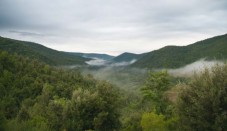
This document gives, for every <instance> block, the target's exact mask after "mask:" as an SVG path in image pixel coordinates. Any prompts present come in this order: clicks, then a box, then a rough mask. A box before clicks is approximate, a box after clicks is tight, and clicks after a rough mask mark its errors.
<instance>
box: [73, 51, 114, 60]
mask: <svg viewBox="0 0 227 131" xmlns="http://www.w3.org/2000/svg"><path fill="white" fill-rule="evenodd" d="M69 53H70V54H73V55H77V56H82V57H85V58H97V59H103V60H111V59H113V58H114V56H111V55H108V54H98V53H76V52H75V53H74V52H69Z"/></svg>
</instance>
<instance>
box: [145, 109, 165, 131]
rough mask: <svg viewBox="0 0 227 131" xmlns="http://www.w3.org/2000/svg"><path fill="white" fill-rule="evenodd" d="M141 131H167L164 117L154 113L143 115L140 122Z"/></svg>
mask: <svg viewBox="0 0 227 131" xmlns="http://www.w3.org/2000/svg"><path fill="white" fill-rule="evenodd" d="M141 125H142V128H143V131H168V128H167V122H166V121H165V116H163V115H161V114H160V115H157V114H156V113H154V112H151V113H144V114H143V116H142V120H141Z"/></svg>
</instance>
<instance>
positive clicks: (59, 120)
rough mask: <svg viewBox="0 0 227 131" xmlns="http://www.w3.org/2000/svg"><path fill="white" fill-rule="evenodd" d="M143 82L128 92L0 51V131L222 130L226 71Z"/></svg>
mask: <svg viewBox="0 0 227 131" xmlns="http://www.w3.org/2000/svg"><path fill="white" fill-rule="evenodd" d="M121 71H122V70H119V71H118V73H120V72H121ZM123 73H124V75H119V74H118V76H119V77H120V78H121V79H123V78H124V76H127V77H130V75H126V73H127V72H123ZM134 75H135V74H134ZM141 76H143V75H141ZM145 77H146V78H144V79H145V80H144V84H143V86H141V87H140V90H139V92H131V91H129V89H130V88H129V87H127V88H125V89H122V88H118V87H116V86H114V85H112V84H109V83H108V82H106V81H99V80H96V79H94V78H93V76H92V75H81V73H80V72H79V71H78V70H75V69H62V68H56V67H52V66H49V65H46V64H43V63H42V62H40V61H38V60H33V59H30V58H26V57H22V56H18V55H16V54H14V55H12V54H8V53H7V52H2V51H0V90H1V92H0V130H7V131H8V130H9V131H11V130H12V131H15V130H17V131H26V130H28V131H49V130H50V131H51V130H54V131H55V130H68V131H70V130H73V131H75V130H76V131H84V130H97V131H111V130H112V131H116V130H122V131H142V130H144V131H175V130H179V131H181V130H186V131H191V130H209V131H212V130H214V131H216V130H220V131H224V130H227V126H226V122H227V65H224V66H218V65H217V66H215V67H214V68H212V69H211V70H208V69H206V70H205V71H204V72H202V73H197V74H196V75H195V76H194V77H193V78H187V79H179V78H174V77H171V76H170V75H169V74H168V72H166V71H161V72H152V71H151V72H149V73H148V75H145ZM132 78H133V79H135V76H133V77H132ZM114 79H115V80H117V79H116V78H114ZM115 80H114V81H115ZM139 80H140V81H142V80H141V78H140V79H139ZM128 81H130V80H128ZM110 82H111V81H110ZM126 82H127V81H126ZM119 85H121V84H119ZM119 85H118V86H119ZM138 86H139V85H138ZM132 89H135V87H134V88H132ZM173 98H174V99H173Z"/></svg>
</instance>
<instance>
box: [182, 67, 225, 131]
mask: <svg viewBox="0 0 227 131" xmlns="http://www.w3.org/2000/svg"><path fill="white" fill-rule="evenodd" d="M182 88H184V90H183V92H182V93H181V95H180V99H179V103H178V114H179V118H180V120H179V121H180V126H181V129H182V130H188V131H192V130H193V131H202V130H203V131H225V130H227V124H226V123H227V65H225V66H216V67H214V68H213V69H212V70H211V71H209V70H208V69H206V70H205V71H204V72H203V73H202V74H201V75H196V76H194V80H193V81H192V82H191V83H189V84H186V85H184V86H182Z"/></svg>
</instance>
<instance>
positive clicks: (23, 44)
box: [0, 37, 90, 65]
mask: <svg viewBox="0 0 227 131" xmlns="http://www.w3.org/2000/svg"><path fill="white" fill-rule="evenodd" d="M0 50H2V51H7V52H9V53H17V54H18V55H22V56H26V57H29V58H33V59H38V60H41V61H42V62H44V63H47V64H49V65H73V64H78V65H86V63H85V62H86V61H88V60H90V59H89V58H83V57H80V56H74V55H70V54H67V53H65V52H63V51H57V50H54V49H51V48H48V47H46V46H43V45H41V44H38V43H34V42H27V41H21V40H14V39H10V38H4V37H0Z"/></svg>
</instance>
